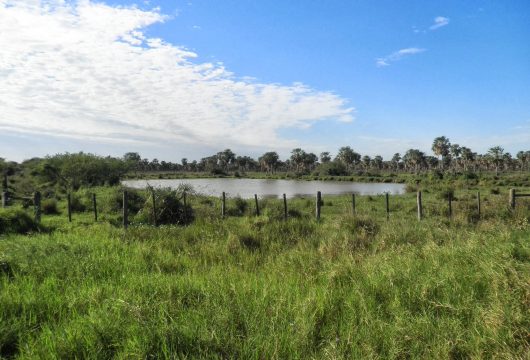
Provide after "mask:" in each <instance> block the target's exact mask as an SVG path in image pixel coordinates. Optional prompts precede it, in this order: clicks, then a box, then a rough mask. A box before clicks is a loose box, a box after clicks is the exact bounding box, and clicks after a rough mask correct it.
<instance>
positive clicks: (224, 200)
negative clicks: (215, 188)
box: [221, 191, 226, 219]
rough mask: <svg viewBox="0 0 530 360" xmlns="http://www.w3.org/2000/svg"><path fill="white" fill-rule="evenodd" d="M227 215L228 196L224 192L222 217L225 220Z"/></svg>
mask: <svg viewBox="0 0 530 360" xmlns="http://www.w3.org/2000/svg"><path fill="white" fill-rule="evenodd" d="M225 215H226V194H225V192H224V191H223V199H222V202H221V217H222V218H223V219H224V217H225Z"/></svg>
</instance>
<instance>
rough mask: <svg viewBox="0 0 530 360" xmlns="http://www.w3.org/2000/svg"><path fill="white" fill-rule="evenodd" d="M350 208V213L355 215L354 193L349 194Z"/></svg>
mask: <svg viewBox="0 0 530 360" xmlns="http://www.w3.org/2000/svg"><path fill="white" fill-rule="evenodd" d="M351 210H352V214H353V215H355V194H351Z"/></svg>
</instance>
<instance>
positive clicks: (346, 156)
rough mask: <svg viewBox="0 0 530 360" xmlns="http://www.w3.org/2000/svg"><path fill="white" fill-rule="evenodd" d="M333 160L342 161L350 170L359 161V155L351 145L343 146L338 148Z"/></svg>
mask: <svg viewBox="0 0 530 360" xmlns="http://www.w3.org/2000/svg"><path fill="white" fill-rule="evenodd" d="M335 160H337V161H340V162H342V163H343V164H344V165H346V168H347V169H348V170H351V169H353V168H354V166H355V165H357V164H358V163H359V162H360V161H361V155H360V154H358V153H356V152H355V151H353V149H352V148H351V147H349V146H344V147H341V148H340V149H339V152H338V153H337V156H336V157H335Z"/></svg>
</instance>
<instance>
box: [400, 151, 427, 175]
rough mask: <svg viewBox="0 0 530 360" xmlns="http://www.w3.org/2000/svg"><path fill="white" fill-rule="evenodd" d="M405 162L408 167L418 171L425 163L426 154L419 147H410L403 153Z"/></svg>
mask: <svg viewBox="0 0 530 360" xmlns="http://www.w3.org/2000/svg"><path fill="white" fill-rule="evenodd" d="M403 162H404V163H405V165H406V167H407V168H408V169H413V170H414V171H415V172H416V173H418V172H419V170H420V169H421V166H422V165H423V164H424V163H425V154H424V153H423V152H421V151H420V150H418V149H409V150H407V152H406V153H405V155H403Z"/></svg>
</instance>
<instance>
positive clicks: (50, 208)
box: [41, 199, 59, 215]
mask: <svg viewBox="0 0 530 360" xmlns="http://www.w3.org/2000/svg"><path fill="white" fill-rule="evenodd" d="M41 209H42V213H43V214H45V215H57V214H59V209H58V208H57V200H55V199H44V200H43V201H42V203H41Z"/></svg>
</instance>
